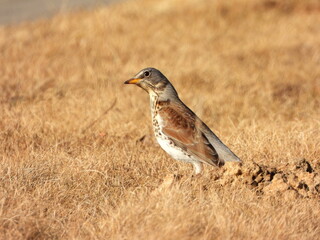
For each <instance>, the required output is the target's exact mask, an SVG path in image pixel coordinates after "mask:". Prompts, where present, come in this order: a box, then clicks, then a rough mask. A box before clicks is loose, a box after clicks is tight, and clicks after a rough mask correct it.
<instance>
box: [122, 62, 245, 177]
mask: <svg viewBox="0 0 320 240" xmlns="http://www.w3.org/2000/svg"><path fill="white" fill-rule="evenodd" d="M124 84H135V85H137V86H138V87H140V88H142V89H143V90H145V91H146V92H147V93H148V94H149V97H150V108H151V117H152V125H153V130H154V134H155V137H156V139H157V141H158V143H159V145H160V146H161V147H162V149H163V150H164V151H165V152H167V153H168V154H169V155H170V156H171V157H172V158H174V159H176V160H180V161H183V162H187V163H191V164H192V165H193V168H194V173H195V175H198V174H200V173H201V172H202V169H203V168H202V164H203V163H205V164H209V165H212V166H217V167H221V166H223V165H224V164H225V162H228V161H230V162H241V160H240V158H239V157H237V156H236V155H235V154H234V153H233V152H232V151H231V150H230V149H229V148H228V147H227V146H226V145H225V144H224V143H223V142H222V141H221V140H220V139H219V138H218V137H217V136H216V135H215V134H214V133H213V132H212V131H211V130H210V128H209V127H208V126H207V125H206V124H205V123H204V122H203V121H202V120H201V119H200V118H199V117H198V116H197V115H196V114H195V113H194V112H193V111H192V110H191V109H190V108H188V107H187V106H186V105H185V104H184V103H183V102H182V101H181V100H180V98H179V96H178V93H177V91H176V90H175V88H174V87H173V85H172V84H171V82H170V81H169V80H168V79H167V78H166V77H165V76H164V75H163V74H162V73H161V72H160V71H159V70H157V69H155V68H151V67H149V68H144V69H142V70H141V71H139V72H138V73H137V74H136V75H135V76H134V77H133V78H130V79H129V80H127V81H125V82H124Z"/></svg>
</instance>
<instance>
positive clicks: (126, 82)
mask: <svg viewBox="0 0 320 240" xmlns="http://www.w3.org/2000/svg"><path fill="white" fill-rule="evenodd" d="M140 80H141V78H131V79H129V80H127V81H125V82H124V84H136V83H138V82H140Z"/></svg>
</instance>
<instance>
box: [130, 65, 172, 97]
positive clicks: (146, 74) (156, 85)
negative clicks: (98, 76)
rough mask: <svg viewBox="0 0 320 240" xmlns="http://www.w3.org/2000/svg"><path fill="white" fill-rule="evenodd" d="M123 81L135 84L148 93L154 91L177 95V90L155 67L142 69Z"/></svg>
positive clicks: (157, 93)
mask: <svg viewBox="0 0 320 240" xmlns="http://www.w3.org/2000/svg"><path fill="white" fill-rule="evenodd" d="M124 83H125V84H136V85H137V86H139V87H141V88H142V89H144V90H145V91H147V92H148V93H149V94H153V93H155V94H156V95H161V94H165V93H166V94H170V95H176V96H177V92H176V90H175V89H174V87H173V86H172V85H171V83H170V82H169V80H168V79H167V78H166V77H165V76H164V75H163V74H162V73H161V72H160V71H159V70H157V69H155V68H145V69H142V70H141V71H140V72H138V73H137V74H136V75H135V76H134V77H133V78H131V79H129V80H127V81H125V82H124Z"/></svg>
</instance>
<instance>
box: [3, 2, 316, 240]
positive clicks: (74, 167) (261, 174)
mask: <svg viewBox="0 0 320 240" xmlns="http://www.w3.org/2000/svg"><path fill="white" fill-rule="evenodd" d="M319 11H320V4H319V2H318V1H316V0H314V1H312V0H308V1H298V0H296V1H295V0H292V1H280V0H279V1H278V0H266V1H260V0H256V1H251V0H250V1H245V0H232V1H222V0H221V1H211V2H210V1H191V0H190V1H178V0H175V1H169V0H167V1H159V2H156V1H147V0H141V1H129V2H124V3H121V4H118V5H112V6H108V7H105V8H100V9H97V10H94V11H90V12H79V13H74V14H68V15H62V16H56V17H54V18H53V19H50V20H42V21H36V22H33V23H25V24H21V25H19V26H10V27H2V28H1V29H0V52H1V54H0V63H1V64H0V88H1V93H0V104H1V120H0V129H1V133H0V138H1V145H0V156H1V161H0V165H1V167H0V178H1V181H0V238H1V239H274V238H276V239H316V238H319V236H320V225H319V222H320V205H319V191H320V185H319V183H320V180H319V178H320V176H319V175H320V164H319V160H320V159H319V156H320V146H319V143H320V133H319V129H320V119H319V116H320V67H319V65H320V54H319V53H320V32H319V21H320V14H319ZM148 66H153V67H156V68H158V69H160V70H161V71H162V72H163V73H164V74H165V75H166V76H167V77H168V78H169V79H170V80H171V81H172V83H173V84H174V85H175V87H176V89H177V90H178V92H179V93H180V97H181V99H182V100H183V101H184V102H185V103H186V104H187V105H189V106H190V107H191V108H192V109H193V110H194V111H195V112H196V113H197V114H198V115H199V116H200V117H201V118H202V119H203V120H204V121H205V122H206V123H207V124H208V125H209V126H210V127H211V128H212V129H213V130H214V131H215V132H216V133H217V134H218V135H219V136H220V138H221V139H222V140H223V141H224V142H225V143H226V144H227V145H228V146H230V147H231V149H232V150H233V151H234V152H235V153H237V155H239V157H241V158H242V160H243V162H244V164H243V166H238V165H235V164H230V165H228V166H226V167H223V168H222V169H216V168H213V167H211V166H207V167H206V169H205V172H204V174H203V175H202V176H201V177H197V178H192V177H191V174H192V167H191V166H190V165H187V164H184V163H178V162H177V161H174V160H172V159H171V158H170V157H168V156H167V155H166V154H165V153H164V152H163V151H162V150H161V149H160V147H159V146H158V145H157V144H156V143H155V141H154V138H153V132H152V128H151V124H150V116H149V115H150V113H149V102H148V96H147V94H146V93H145V92H143V91H142V90H141V89H138V88H136V87H133V86H124V85H123V81H124V80H126V79H128V78H129V77H131V76H132V75H133V74H135V73H136V72H137V71H138V70H140V69H141V68H144V67H148ZM115 100H116V104H115V106H114V107H113V108H112V109H111V110H110V111H108V112H107V113H105V110H106V109H108V108H109V107H110V106H111V105H112V104H113V102H114V101H115ZM104 113H105V114H104ZM101 115H103V117H102V118H101V119H100V120H99V121H97V122H96V123H95V124H94V125H92V126H90V124H91V123H92V122H93V121H94V120H95V119H97V118H99V117H100V116H101ZM87 126H90V127H89V128H87ZM86 128H87V129H86ZM85 129H86V130H85ZM302 159H305V161H302ZM308 164H310V167H311V168H312V169H311V170H310V169H309V168H308ZM173 173H179V174H182V175H183V176H182V178H181V179H178V180H176V181H175V182H174V183H173V184H172V185H170V186H166V185H163V184H166V182H164V183H163V181H164V179H167V178H168V176H171V175H172V174H173ZM161 184H162V185H161Z"/></svg>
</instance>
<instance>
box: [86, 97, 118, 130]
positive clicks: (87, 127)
mask: <svg viewBox="0 0 320 240" xmlns="http://www.w3.org/2000/svg"><path fill="white" fill-rule="evenodd" d="M116 103H117V98H115V99H114V101H113V103H112V104H111V106H110V107H109V108H108V109H107V110H106V111H104V113H102V114H101V115H100V117H98V118H97V119H96V120H94V121H92V122H91V123H90V124H89V125H87V126H86V127H85V128H84V129H83V130H82V132H81V133H85V132H86V131H87V130H88V129H89V128H91V127H92V126H93V125H94V124H96V123H97V122H99V121H101V119H102V118H103V117H104V115H106V114H107V113H108V112H109V111H110V110H111V109H112V108H114V106H115V105H116Z"/></svg>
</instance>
